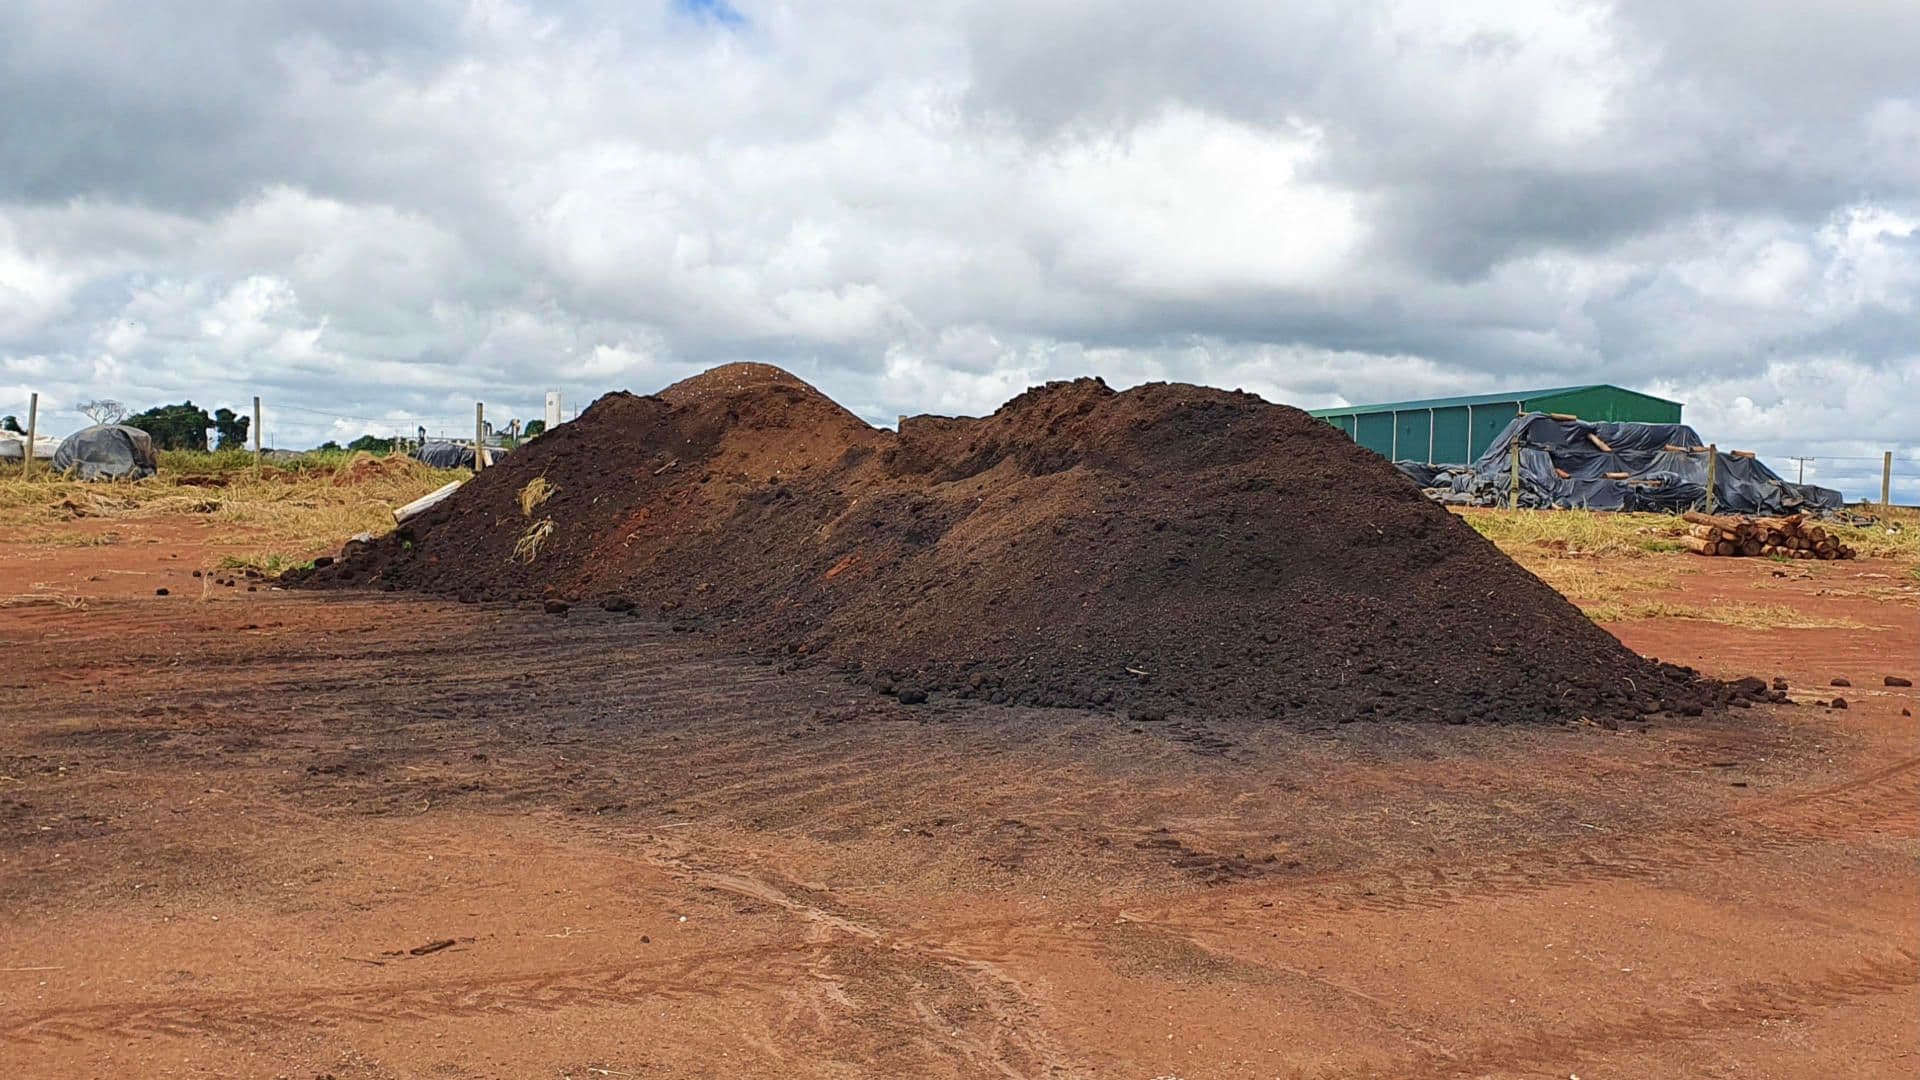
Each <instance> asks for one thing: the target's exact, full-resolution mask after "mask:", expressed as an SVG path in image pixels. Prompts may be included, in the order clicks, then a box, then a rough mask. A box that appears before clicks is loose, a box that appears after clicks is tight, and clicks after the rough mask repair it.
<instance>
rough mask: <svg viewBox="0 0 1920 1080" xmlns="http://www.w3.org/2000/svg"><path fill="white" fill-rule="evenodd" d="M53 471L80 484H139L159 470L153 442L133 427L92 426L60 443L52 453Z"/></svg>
mask: <svg viewBox="0 0 1920 1080" xmlns="http://www.w3.org/2000/svg"><path fill="white" fill-rule="evenodd" d="M52 467H53V471H54V472H56V473H64V472H67V471H68V470H72V471H73V475H75V476H77V477H79V478H80V479H82V480H143V479H145V478H146V477H149V476H152V475H153V474H154V473H155V472H156V471H157V470H158V467H159V459H158V458H156V457H155V456H154V453H153V439H152V438H151V437H149V436H148V435H147V433H146V432H144V431H141V430H140V429H139V428H137V427H128V426H127V425H125V424H95V425H94V426H92V427H88V428H81V429H80V430H79V431H76V432H74V433H73V434H71V435H69V436H67V437H66V438H65V439H62V440H61V441H60V446H59V448H58V449H56V450H55V451H54V452H53V466H52Z"/></svg>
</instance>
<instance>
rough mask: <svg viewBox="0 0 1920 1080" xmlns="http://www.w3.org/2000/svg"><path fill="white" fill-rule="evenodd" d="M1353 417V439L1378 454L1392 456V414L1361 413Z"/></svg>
mask: <svg viewBox="0 0 1920 1080" xmlns="http://www.w3.org/2000/svg"><path fill="white" fill-rule="evenodd" d="M1353 419H1354V433H1353V441H1354V442H1357V443H1359V444H1360V445H1361V446H1364V447H1366V448H1367V449H1369V450H1371V451H1373V452H1374V453H1376V454H1379V455H1380V456H1381V457H1392V456H1393V414H1392V413H1361V414H1360V415H1359V416H1356V417H1354V418H1353Z"/></svg>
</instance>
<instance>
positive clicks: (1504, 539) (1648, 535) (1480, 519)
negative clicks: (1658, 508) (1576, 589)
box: [1453, 507, 1687, 559]
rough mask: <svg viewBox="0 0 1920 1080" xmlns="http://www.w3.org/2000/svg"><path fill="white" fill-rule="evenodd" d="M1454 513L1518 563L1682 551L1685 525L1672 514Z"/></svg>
mask: <svg viewBox="0 0 1920 1080" xmlns="http://www.w3.org/2000/svg"><path fill="white" fill-rule="evenodd" d="M1453 512H1454V513H1456V514H1459V515H1460V517H1461V519H1462V520H1464V521H1465V522H1466V523H1467V524H1468V525H1470V526H1472V527H1473V530H1474V531H1475V532H1477V533H1479V534H1480V535H1481V536H1484V537H1486V538H1487V539H1489V540H1491V541H1493V543H1494V546H1495V547H1498V548H1499V549H1500V550H1501V551H1504V552H1506V553H1507V554H1508V555H1511V556H1513V557H1514V558H1516V559H1521V558H1524V557H1525V556H1527V555H1539V556H1558V555H1626V556H1635V555H1646V554H1650V553H1655V552H1665V551H1681V550H1684V548H1683V545H1682V544H1681V543H1680V537H1682V536H1684V535H1685V534H1686V531H1687V523H1686V522H1684V521H1681V520H1680V519H1679V518H1678V517H1675V516H1673V515H1671V514H1611V513H1601V512H1598V511H1593V510H1486V509H1481V508H1478V507H1455V508H1453Z"/></svg>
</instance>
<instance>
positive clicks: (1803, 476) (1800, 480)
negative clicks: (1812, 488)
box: [1787, 457, 1813, 484]
mask: <svg viewBox="0 0 1920 1080" xmlns="http://www.w3.org/2000/svg"><path fill="white" fill-rule="evenodd" d="M1787 460H1788V461H1791V462H1793V463H1794V464H1796V465H1798V466H1800V472H1799V474H1798V475H1797V476H1795V478H1794V481H1793V482H1794V483H1796V484H1804V483H1806V482H1807V462H1809V461H1812V460H1813V459H1812V458H1810V457H1790V458H1788V459H1787Z"/></svg>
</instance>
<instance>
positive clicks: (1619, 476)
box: [1606, 472, 1633, 480]
mask: <svg viewBox="0 0 1920 1080" xmlns="http://www.w3.org/2000/svg"><path fill="white" fill-rule="evenodd" d="M1632 475H1633V474H1632V473H1625V472H1610V473H1607V474H1606V477H1607V479H1609V480H1625V479H1627V478H1628V477H1630V476H1632Z"/></svg>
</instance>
